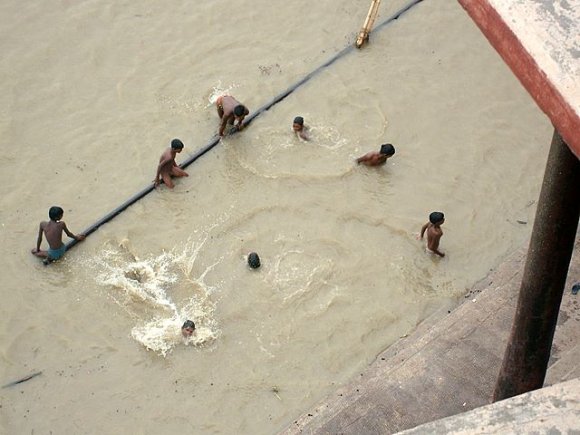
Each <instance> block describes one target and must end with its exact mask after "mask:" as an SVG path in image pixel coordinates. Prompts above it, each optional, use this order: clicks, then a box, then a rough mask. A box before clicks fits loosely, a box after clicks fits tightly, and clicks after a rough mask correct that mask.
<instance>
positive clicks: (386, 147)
mask: <svg viewBox="0 0 580 435" xmlns="http://www.w3.org/2000/svg"><path fill="white" fill-rule="evenodd" d="M380 153H381V154H383V155H385V156H387V157H391V156H392V155H393V154H395V147H394V146H393V145H391V144H390V143H386V144H383V145H381V150H380Z"/></svg>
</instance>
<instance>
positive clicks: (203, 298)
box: [92, 233, 219, 356]
mask: <svg viewBox="0 0 580 435" xmlns="http://www.w3.org/2000/svg"><path fill="white" fill-rule="evenodd" d="M206 234H208V233H206ZM206 240H207V235H206V237H205V238H204V239H203V240H202V241H195V242H192V241H188V242H187V243H185V245H184V246H183V247H182V248H180V249H178V248H175V249H174V250H173V251H171V252H163V253H161V254H160V255H158V256H157V257H154V256H152V257H149V258H147V259H145V260H141V259H139V258H137V257H136V256H135V255H133V254H132V253H131V251H130V249H129V248H128V247H127V246H126V245H127V243H126V242H123V243H121V244H120V246H119V247H118V248H116V247H108V248H107V249H104V250H103V251H102V254H101V255H100V256H99V257H98V258H96V259H95V260H94V261H93V262H92V264H93V266H94V267H96V269H97V273H96V278H95V279H96V281H97V283H98V284H100V285H102V286H104V287H106V288H108V289H110V290H112V294H111V296H112V298H113V299H114V300H115V301H116V302H117V303H118V304H119V305H121V306H122V307H123V308H124V309H125V310H126V311H127V312H128V313H129V315H130V316H131V317H132V318H134V319H136V320H137V322H138V323H139V324H138V325H136V326H135V327H133V329H132V331H131V336H132V337H133V338H134V339H135V340H137V341H138V342H140V343H141V344H143V345H144V346H145V347H146V348H147V349H149V350H152V351H154V352H156V353H158V354H160V355H163V356H166V355H167V354H168V353H170V352H171V351H172V350H173V348H174V347H175V346H176V345H177V344H179V343H183V344H185V345H194V346H202V345H207V344H209V343H211V342H214V341H215V340H216V339H217V338H218V337H219V329H218V327H217V322H216V320H215V318H214V308H215V307H214V304H213V302H212V301H211V299H210V294H211V293H212V289H211V288H210V287H209V286H208V285H206V284H205V283H204V281H203V280H204V277H205V276H206V275H207V273H208V272H209V271H210V270H211V269H213V268H214V267H215V265H216V264H218V262H219V261H218V262H216V263H214V264H212V265H210V266H208V267H206V268H205V270H204V271H203V272H202V273H201V274H200V276H198V277H192V276H191V273H192V270H193V268H194V265H195V262H196V260H197V258H198V254H199V251H200V249H201V248H202V247H203V244H204V243H205V241H206ZM184 284H185V290H183V285H184ZM180 285H181V286H182V291H185V292H186V294H187V296H185V297H184V298H182V300H177V299H178V298H179V295H178V294H176V293H179V286H180ZM187 319H190V320H193V321H194V322H195V324H196V330H195V333H194V335H193V336H191V337H188V338H185V337H183V336H182V334H181V326H182V324H183V322H184V321H185V320H187Z"/></svg>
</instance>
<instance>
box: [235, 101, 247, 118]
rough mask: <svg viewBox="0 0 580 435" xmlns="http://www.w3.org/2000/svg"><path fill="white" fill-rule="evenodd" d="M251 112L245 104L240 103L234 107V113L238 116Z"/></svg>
mask: <svg viewBox="0 0 580 435" xmlns="http://www.w3.org/2000/svg"><path fill="white" fill-rule="evenodd" d="M248 113H250V111H249V110H248V109H247V108H246V106H244V105H243V104H238V105H237V106H236V107H234V115H235V116H237V117H240V116H244V115H247V114H248Z"/></svg>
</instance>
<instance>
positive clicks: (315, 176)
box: [0, 0, 552, 434]
mask: <svg viewBox="0 0 580 435" xmlns="http://www.w3.org/2000/svg"><path fill="white" fill-rule="evenodd" d="M369 3H370V2H369V1H368V0H356V1H351V0H334V1H332V2H331V1H323V2H310V1H306V0H294V1H290V2H282V1H278V2H272V1H268V0H253V1H249V0H240V1H237V2H226V1H225V0H198V1H196V2H185V1H177V0H175V1H166V2H156V1H150V0H144V1H141V2H128V1H116V2H113V1H110V0H101V1H84V2H80V1H73V0H61V1H47V2H42V3H38V2H16V1H10V0H2V1H0V23H1V25H0V34H1V37H0V48H1V52H2V57H1V58H0V77H1V86H2V92H0V146H1V147H2V148H1V150H2V153H1V154H0V181H1V183H0V195H1V197H2V207H1V209H0V230H1V232H0V242H1V246H2V250H3V265H2V274H1V276H2V278H1V288H0V296H1V298H2V299H1V300H2V303H1V304H0V363H1V364H0V383H2V385H4V384H6V383H8V382H10V381H13V380H16V379H19V378H21V377H23V376H26V375H29V374H31V373H34V372H37V371H42V375H40V376H38V377H36V378H34V379H31V380H30V381H28V382H26V383H22V384H20V385H17V386H14V387H10V388H3V389H1V390H0V405H1V407H0V432H1V433H6V434H20V433H22V434H30V433H34V434H49V433H53V434H73V433H74V434H85V433H86V434H105V433H128V434H129V433H130V434H172V433H179V432H182V433H220V434H233V433H240V434H270V433H275V432H276V431H278V430H280V429H282V428H284V427H285V426H286V425H287V424H289V423H290V422H291V421H292V420H293V419H294V418H296V417H297V416H298V415H300V413H301V412H302V411H303V410H305V409H307V408H308V407H309V406H310V405H311V404H313V403H315V402H316V401H318V400H319V399H321V398H322V397H324V396H325V395H326V394H328V393H329V392H330V391H332V390H333V389H335V388H336V387H337V386H338V385H340V384H342V383H344V382H346V381H347V380H348V379H349V378H351V377H352V376H353V375H355V374H358V373H359V372H360V371H361V370H363V369H364V368H365V367H366V366H367V365H368V364H369V362H371V361H372V360H373V358H374V357H375V356H376V355H377V354H378V353H379V352H380V351H381V350H383V349H385V348H386V347H388V346H389V345H390V344H391V343H393V341H394V340H396V339H397V338H398V337H400V336H401V335H403V334H406V333H408V332H409V331H411V330H412V329H413V328H414V327H415V325H416V324H417V323H418V322H420V321H421V320H422V319H424V318H425V317H426V316H427V315H429V313H430V312H432V311H433V309H435V308H437V307H439V306H442V305H452V304H453V303H454V301H456V300H457V299H458V298H461V297H463V294H464V293H465V290H466V288H468V287H469V286H471V285H472V284H473V283H474V282H476V281H477V280H479V279H481V278H483V277H484V276H485V274H486V273H487V272H488V271H489V270H490V268H493V267H494V266H495V265H497V264H498V263H499V262H500V261H501V260H502V258H504V257H505V256H506V255H507V254H508V253H510V252H512V251H513V250H514V249H515V248H517V247H520V246H521V245H522V244H523V243H525V241H526V239H527V238H528V237H529V234H530V231H531V223H532V220H533V216H534V212H535V200H536V198H537V195H538V192H539V185H540V182H541V177H542V173H543V167H544V164H545V158H546V154H547V148H548V144H549V142H550V139H551V132H552V127H551V125H550V123H549V121H548V120H547V118H546V117H545V116H544V115H543V114H542V113H541V112H540V111H539V110H538V109H537V108H536V106H535V105H534V103H533V102H532V100H531V99H530V97H529V96H528V95H527V94H526V93H525V91H524V90H523V88H522V87H521V86H520V84H519V83H518V82H517V80H516V79H515V78H514V77H513V76H512V74H511V73H510V71H509V70H508V69H507V68H506V67H505V66H504V65H503V63H502V62H501V60H500V58H499V56H498V55H497V54H496V53H495V52H494V51H493V49H492V48H491V47H490V46H489V44H488V43H487V41H486V40H485V39H484V38H483V36H482V35H481V34H480V32H479V31H478V30H477V29H476V28H475V26H474V25H473V23H472V22H471V20H470V19H469V18H468V17H467V15H466V14H465V13H464V12H463V10H462V9H461V8H460V6H459V5H458V4H457V3H456V2H454V1H450V0H428V1H424V2H422V3H420V4H419V5H417V6H416V7H414V8H413V9H412V10H410V11H409V12H408V13H406V14H405V15H403V16H401V17H400V18H399V19H398V20H397V21H394V22H393V23H392V24H390V25H389V26H387V27H385V28H383V29H382V30H380V31H379V32H378V33H376V34H373V35H372V36H371V44H370V45H368V46H367V47H366V48H364V50H362V51H353V52H351V53H349V54H348V55H347V56H345V57H344V58H342V59H341V60H339V61H338V62H336V63H335V64H333V65H332V66H331V67H329V68H327V69H325V70H324V71H322V72H321V73H320V74H317V75H316V76H315V77H313V78H312V79H311V80H310V81H309V82H308V83H306V84H305V85H304V86H302V87H300V88H299V89H297V90H296V91H295V92H294V93H292V94H291V95H290V96H289V97H288V98H286V99H285V100H284V101H283V102H281V103H280V104H278V105H276V106H274V107H273V108H272V109H271V110H269V111H268V112H266V113H264V114H263V115H261V116H260V117H258V118H256V119H255V120H254V121H253V122H252V124H251V125H250V126H249V127H248V129H247V130H246V131H244V132H242V133H241V134H239V135H234V136H231V137H228V138H226V139H225V140H223V141H222V143H220V144H219V145H218V146H217V147H216V148H214V149H213V150H212V151H210V152H209V153H208V154H206V155H205V156H204V157H202V158H201V159H199V160H198V161H196V162H195V163H194V164H193V165H191V166H190V167H189V168H188V172H189V174H190V177H189V178H187V179H182V180H178V181H177V186H176V188H175V190H174V191H168V190H167V189H166V188H165V187H162V188H160V189H159V190H158V191H155V192H153V193H152V194H150V195H149V196H147V197H146V198H145V199H143V200H141V201H140V202H139V203H138V204H136V205H135V206H133V207H131V208H130V209H129V210H128V211H126V212H125V213H123V214H121V215H120V216H118V217H117V218H115V220H113V221H112V222H111V223H109V224H107V225H105V226H103V227H102V228H101V229H100V230H99V231H97V232H95V233H94V234H92V235H91V236H90V237H89V238H88V239H87V240H86V241H85V242H83V243H82V244H80V245H78V246H77V247H75V249H74V250H71V251H70V252H69V253H68V255H67V256H66V258H65V259H64V261H61V262H59V263H57V264H54V265H51V266H50V267H44V266H43V265H42V264H41V263H40V262H39V261H38V259H36V258H34V257H33V256H32V255H30V249H31V248H33V247H34V243H35V240H36V234H37V228H38V223H39V222H40V221H41V220H45V219H46V217H47V211H48V208H49V207H50V206H52V205H61V206H62V207H63V208H64V209H65V216H64V220H65V221H66V222H67V224H68V226H69V228H70V229H71V230H72V231H73V232H80V231H81V230H83V229H84V228H86V227H88V226H89V225H91V224H92V223H93V222H94V221H96V220H97V219H98V218H100V217H101V216H103V215H105V214H106V213H108V212H109V211H110V210H112V209H114V208H115V207H116V206H117V205H119V204H121V203H122V202H123V201H125V200H126V199H128V198H129V197H130V196H132V195H133V194H134V193H136V192H138V191H139V190H141V189H142V188H144V187H145V186H146V185H147V184H148V183H150V182H151V180H152V179H153V177H154V175H155V168H156V165H157V161H158V158H159V155H160V154H161V152H162V151H163V149H164V148H165V147H166V146H167V145H168V144H169V142H170V140H171V139H172V138H174V137H178V138H180V139H181V140H182V141H183V142H184V143H185V150H184V152H183V153H181V154H180V155H179V156H178V161H183V160H185V159H186V158H187V156H189V155H192V154H193V153H194V152H195V151H196V150H198V149H199V148H201V147H202V146H203V145H204V144H206V143H207V142H208V141H209V139H211V137H212V136H213V135H214V134H215V132H216V131H217V124H218V123H217V115H216V113H215V108H214V106H213V105H212V104H211V101H213V99H215V97H216V96H217V95H219V94H220V93H221V92H228V93H231V94H232V95H234V96H236V97H237V98H238V99H239V100H241V101H243V102H244V103H245V104H246V105H247V106H248V107H249V108H250V110H252V109H255V108H257V107H259V106H261V105H262V104H265V103H267V102H268V101H270V99H271V98H272V97H274V96H275V95H276V94H278V93H279V92H282V91H283V90H285V89H286V88H287V87H288V86H290V85H291V84H292V83H294V82H296V81H297V80H299V79H300V78H302V77H303V76H304V75H305V74H307V73H309V72H310V71H312V70H314V69H315V68H316V67H318V66H319V65H320V64H322V63H323V62H325V61H326V60H327V59H328V58H330V57H331V56H332V55H333V54H334V53H336V52H337V51H339V50H340V49H342V48H343V47H345V46H346V45H347V44H349V43H351V42H352V41H354V38H355V36H356V33H357V32H358V30H359V28H360V26H361V25H362V23H363V21H364V18H365V16H366V13H367V10H368V7H369ZM404 4H405V2H404V1H401V0H397V1H393V2H383V4H382V6H381V13H380V16H379V18H378V20H377V22H381V21H382V20H384V19H385V18H387V17H388V16H389V15H390V14H392V13H393V12H395V11H396V10H397V9H399V8H400V7H401V6H403V5H404ZM296 115H302V116H304V117H305V119H306V124H307V125H309V126H310V132H311V134H312V138H313V140H312V141H311V142H308V143H306V142H301V141H299V140H298V139H296V138H295V137H293V135H292V133H291V121H292V119H293V118H294V116H296ZM385 142H391V143H393V144H394V145H395V147H396V150H397V152H396V154H395V156H394V157H393V158H392V159H390V160H389V161H388V163H387V165H386V166H384V167H381V168H366V167H358V166H356V165H355V164H354V159H355V158H356V157H357V156H359V155H361V154H363V153H365V152H367V151H369V150H373V149H378V147H379V145H380V144H381V143H385ZM435 210H441V211H444V212H445V214H446V218H447V219H446V222H445V224H444V226H443V229H444V232H445V234H444V236H443V238H442V242H441V249H442V250H443V251H444V252H446V253H447V256H446V257H445V258H444V259H442V260H441V261H438V260H437V259H435V258H432V257H430V256H428V255H427V254H426V253H425V252H424V249H423V245H422V244H421V243H420V242H418V241H417V240H416V238H415V236H416V233H417V232H418V231H419V229H420V228H421V225H422V224H423V223H425V222H426V220H427V216H428V214H429V213H430V212H431V211H435ZM518 221H521V222H527V224H522V223H518ZM43 246H46V245H43ZM253 250H255V251H257V252H258V253H259V254H260V256H261V258H262V263H263V264H262V268H261V269H259V270H258V271H250V270H249V268H248V267H247V266H246V264H245V255H246V254H247V253H248V252H250V251H253ZM185 318H193V319H194V320H195V321H196V323H197V325H198V334H197V336H196V337H195V338H194V339H193V340H192V341H191V342H190V343H184V342H183V340H182V339H181V337H180V335H179V326H180V324H181V322H183V320H184V319H185ZM148 349H149V350H148Z"/></svg>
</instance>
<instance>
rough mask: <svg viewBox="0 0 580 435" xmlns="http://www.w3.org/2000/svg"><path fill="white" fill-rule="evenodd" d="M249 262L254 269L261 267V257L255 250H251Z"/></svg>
mask: <svg viewBox="0 0 580 435" xmlns="http://www.w3.org/2000/svg"><path fill="white" fill-rule="evenodd" d="M248 264H249V266H250V267H251V268H252V269H257V268H258V267H260V257H259V256H258V254H256V253H255V252H250V255H248Z"/></svg>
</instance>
